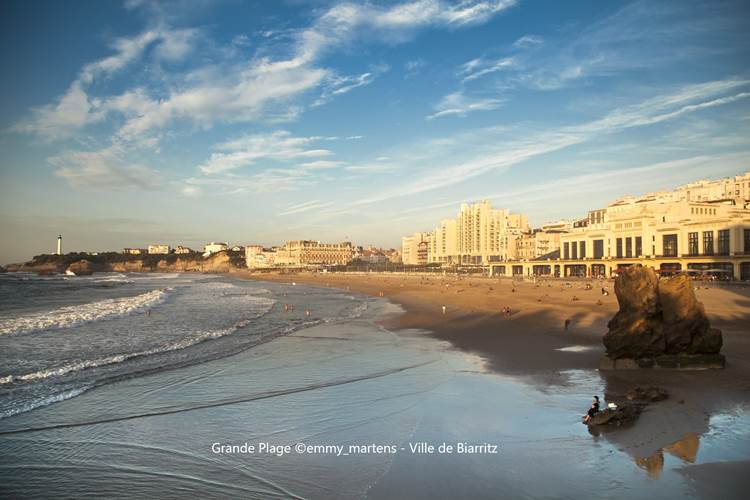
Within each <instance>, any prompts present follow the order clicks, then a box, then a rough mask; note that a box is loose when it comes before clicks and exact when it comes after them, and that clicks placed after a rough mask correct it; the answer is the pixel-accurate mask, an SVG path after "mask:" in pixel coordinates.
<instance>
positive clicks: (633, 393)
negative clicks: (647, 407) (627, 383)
mask: <svg viewBox="0 0 750 500" xmlns="http://www.w3.org/2000/svg"><path fill="white" fill-rule="evenodd" d="M626 397H627V398H628V399H629V400H631V401H647V402H649V403H655V402H657V401H664V400H665V399H667V398H668V397H669V393H668V392H667V391H665V390H664V389H662V388H661V387H654V386H651V387H634V388H633V389H630V390H629V391H628V394H627V396H626Z"/></svg>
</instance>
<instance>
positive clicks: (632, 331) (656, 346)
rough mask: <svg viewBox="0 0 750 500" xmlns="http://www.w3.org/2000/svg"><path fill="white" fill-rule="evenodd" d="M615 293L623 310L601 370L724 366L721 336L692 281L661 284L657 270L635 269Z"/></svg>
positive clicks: (679, 278)
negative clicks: (707, 313) (694, 290)
mask: <svg viewBox="0 0 750 500" xmlns="http://www.w3.org/2000/svg"><path fill="white" fill-rule="evenodd" d="M615 294H616V295H617V302H618V303H619V305H620V310H619V311H618V312H617V314H615V316H614V317H613V318H612V319H611V320H610V322H609V324H608V327H609V331H608V332H607V334H606V335H605V336H604V339H603V342H604V347H605V348H606V351H607V353H606V358H605V361H603V363H602V366H601V367H602V368H605V369H606V368H639V367H640V368H644V367H659V368H683V367H685V368H687V367H689V366H687V365H694V366H693V367H695V368H701V367H715V366H716V365H721V366H723V362H724V361H723V356H721V355H719V354H718V353H719V351H720V349H721V345H722V338H721V331H720V330H717V329H716V328H711V326H710V324H709V321H708V317H707V316H706V312H705V309H704V307H703V304H701V303H700V302H698V299H697V298H696V297H695V293H694V292H693V287H692V285H691V281H690V278H689V277H688V276H686V275H678V276H675V277H673V278H669V279H666V280H661V281H660V280H659V279H658V278H657V276H656V273H655V272H654V270H653V269H651V268H649V267H642V266H631V267H629V268H627V269H626V270H625V271H624V272H623V273H622V274H621V275H620V276H618V278H617V280H616V281H615ZM618 363H619V366H617V365H618ZM683 365H686V366H683ZM709 365H710V366H709Z"/></svg>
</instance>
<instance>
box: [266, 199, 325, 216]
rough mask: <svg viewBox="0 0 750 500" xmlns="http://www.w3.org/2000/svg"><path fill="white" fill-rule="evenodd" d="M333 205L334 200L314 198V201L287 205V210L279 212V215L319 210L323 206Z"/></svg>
mask: <svg viewBox="0 0 750 500" xmlns="http://www.w3.org/2000/svg"><path fill="white" fill-rule="evenodd" d="M332 205H333V202H332V201H326V202H323V201H320V200H312V201H306V202H305V203H300V204H298V205H292V206H290V207H287V209H286V210H284V211H283V212H281V213H279V215H282V216H284V215H292V214H299V213H302V212H308V211H310V210H319V209H322V208H327V207H330V206H332Z"/></svg>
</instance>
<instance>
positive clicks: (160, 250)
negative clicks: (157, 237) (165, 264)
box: [148, 244, 169, 255]
mask: <svg viewBox="0 0 750 500" xmlns="http://www.w3.org/2000/svg"><path fill="white" fill-rule="evenodd" d="M148 253H149V254H160V255H161V254H168V253H169V245H163V244H158V245H149V246H148Z"/></svg>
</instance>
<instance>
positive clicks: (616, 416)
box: [587, 404, 643, 427]
mask: <svg viewBox="0 0 750 500" xmlns="http://www.w3.org/2000/svg"><path fill="white" fill-rule="evenodd" d="M641 411H643V405H638V404H621V405H618V407H617V409H615V410H612V409H609V408H605V409H604V410H602V411H600V412H599V413H597V414H596V415H594V416H593V417H591V420H589V421H588V422H587V425H588V426H589V427H601V426H614V427H621V426H623V425H628V424H632V423H633V422H635V421H636V420H638V417H639V416H640V415H641Z"/></svg>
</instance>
